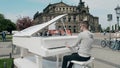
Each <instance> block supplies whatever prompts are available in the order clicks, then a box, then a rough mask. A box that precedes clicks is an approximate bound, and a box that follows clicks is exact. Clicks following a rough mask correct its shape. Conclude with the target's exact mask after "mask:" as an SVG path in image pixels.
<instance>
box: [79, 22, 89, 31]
mask: <svg viewBox="0 0 120 68" xmlns="http://www.w3.org/2000/svg"><path fill="white" fill-rule="evenodd" d="M88 29H89V22H88V21H82V22H81V23H80V30H81V31H85V30H88Z"/></svg>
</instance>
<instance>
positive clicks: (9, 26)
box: [0, 19, 16, 34]
mask: <svg viewBox="0 0 120 68" xmlns="http://www.w3.org/2000/svg"><path fill="white" fill-rule="evenodd" d="M15 29H16V25H15V24H14V23H13V22H12V21H11V20H9V19H1V20H0V31H5V30H6V31H8V32H10V34H12V30H15Z"/></svg>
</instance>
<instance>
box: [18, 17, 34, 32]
mask: <svg viewBox="0 0 120 68" xmlns="http://www.w3.org/2000/svg"><path fill="white" fill-rule="evenodd" d="M16 25H17V30H23V29H25V28H28V27H30V26H32V25H33V21H32V19H30V18H29V17H23V18H20V19H18V20H17V24H16Z"/></svg>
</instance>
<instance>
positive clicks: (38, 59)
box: [35, 55, 42, 68]
mask: <svg viewBox="0 0 120 68" xmlns="http://www.w3.org/2000/svg"><path fill="white" fill-rule="evenodd" d="M35 57H36V63H37V66H38V68H42V57H41V56H38V55H35Z"/></svg>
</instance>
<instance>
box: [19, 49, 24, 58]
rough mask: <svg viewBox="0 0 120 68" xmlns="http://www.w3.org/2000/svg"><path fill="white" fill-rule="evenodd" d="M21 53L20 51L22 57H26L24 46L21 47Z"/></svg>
mask: <svg viewBox="0 0 120 68" xmlns="http://www.w3.org/2000/svg"><path fill="white" fill-rule="evenodd" d="M20 50H21V53H20V57H21V58H23V57H24V48H21V49H20Z"/></svg>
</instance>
